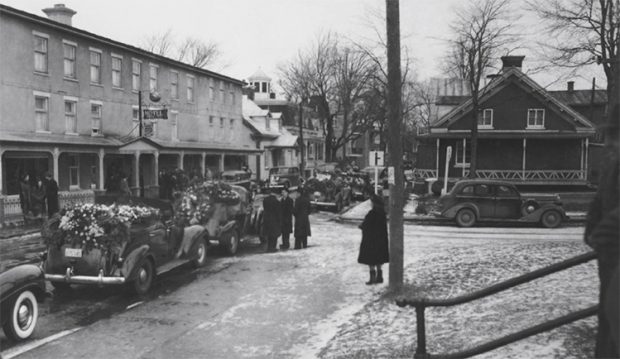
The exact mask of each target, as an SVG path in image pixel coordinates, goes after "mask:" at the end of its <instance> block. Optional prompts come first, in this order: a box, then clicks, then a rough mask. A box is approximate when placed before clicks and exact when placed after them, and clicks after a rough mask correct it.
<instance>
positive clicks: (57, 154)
mask: <svg viewBox="0 0 620 359" xmlns="http://www.w3.org/2000/svg"><path fill="white" fill-rule="evenodd" d="M52 157H53V166H54V180H56V183H58V158H59V157H60V149H58V147H54V151H52Z"/></svg>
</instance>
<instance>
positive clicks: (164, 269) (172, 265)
mask: <svg viewBox="0 0 620 359" xmlns="http://www.w3.org/2000/svg"><path fill="white" fill-rule="evenodd" d="M190 261H191V260H190V259H174V260H172V261H170V262H168V263H166V264H164V265H161V266H159V267H157V275H160V274H162V273H166V272H169V271H171V270H173V269H174V268H176V267H179V266H182V265H183V264H185V263H189V262H190Z"/></svg>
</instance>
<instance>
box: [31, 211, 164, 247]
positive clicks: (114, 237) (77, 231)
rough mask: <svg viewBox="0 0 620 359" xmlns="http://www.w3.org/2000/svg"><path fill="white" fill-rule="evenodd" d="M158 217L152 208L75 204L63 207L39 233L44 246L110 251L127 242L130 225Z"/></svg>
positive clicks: (157, 213) (157, 212)
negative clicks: (65, 245) (69, 246)
mask: <svg viewBox="0 0 620 359" xmlns="http://www.w3.org/2000/svg"><path fill="white" fill-rule="evenodd" d="M158 216H159V210H158V209H156V208H152V207H144V206H130V205H116V204H112V205H110V206H106V205H103V204H90V203H88V204H76V205H74V206H72V207H67V208H64V209H63V210H62V211H61V212H60V214H57V215H55V216H54V217H52V218H51V219H50V220H49V221H47V222H46V223H45V225H44V228H43V230H42V237H43V239H44V242H45V244H47V245H56V246H58V247H60V246H62V245H63V244H70V245H71V246H76V247H77V246H79V247H81V248H82V249H83V250H84V251H85V252H88V251H90V250H92V249H94V248H97V249H102V250H109V249H110V248H111V247H114V246H120V245H122V244H123V243H124V242H126V241H127V240H128V239H129V229H130V228H131V225H132V224H139V223H148V222H150V221H152V220H153V219H154V218H157V217H158Z"/></svg>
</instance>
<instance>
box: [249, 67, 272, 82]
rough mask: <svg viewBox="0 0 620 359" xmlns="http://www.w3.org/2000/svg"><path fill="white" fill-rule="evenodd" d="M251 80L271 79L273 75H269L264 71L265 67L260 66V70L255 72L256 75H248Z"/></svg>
mask: <svg viewBox="0 0 620 359" xmlns="http://www.w3.org/2000/svg"><path fill="white" fill-rule="evenodd" d="M248 80H249V81H256V80H258V81H267V82H268V81H271V77H269V76H268V75H267V74H266V73H265V71H263V69H261V68H260V67H259V68H258V70H256V72H255V73H254V75H252V76H250V77H248Z"/></svg>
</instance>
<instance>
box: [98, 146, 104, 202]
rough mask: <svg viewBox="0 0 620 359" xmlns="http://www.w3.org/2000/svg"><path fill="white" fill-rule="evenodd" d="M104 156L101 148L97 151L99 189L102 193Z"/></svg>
mask: <svg viewBox="0 0 620 359" xmlns="http://www.w3.org/2000/svg"><path fill="white" fill-rule="evenodd" d="M104 156H105V151H104V150H103V148H100V149H99V189H100V190H102V191H103V189H104V188H103V186H104V181H105V180H104V178H103V167H104V166H103V158H104Z"/></svg>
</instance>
